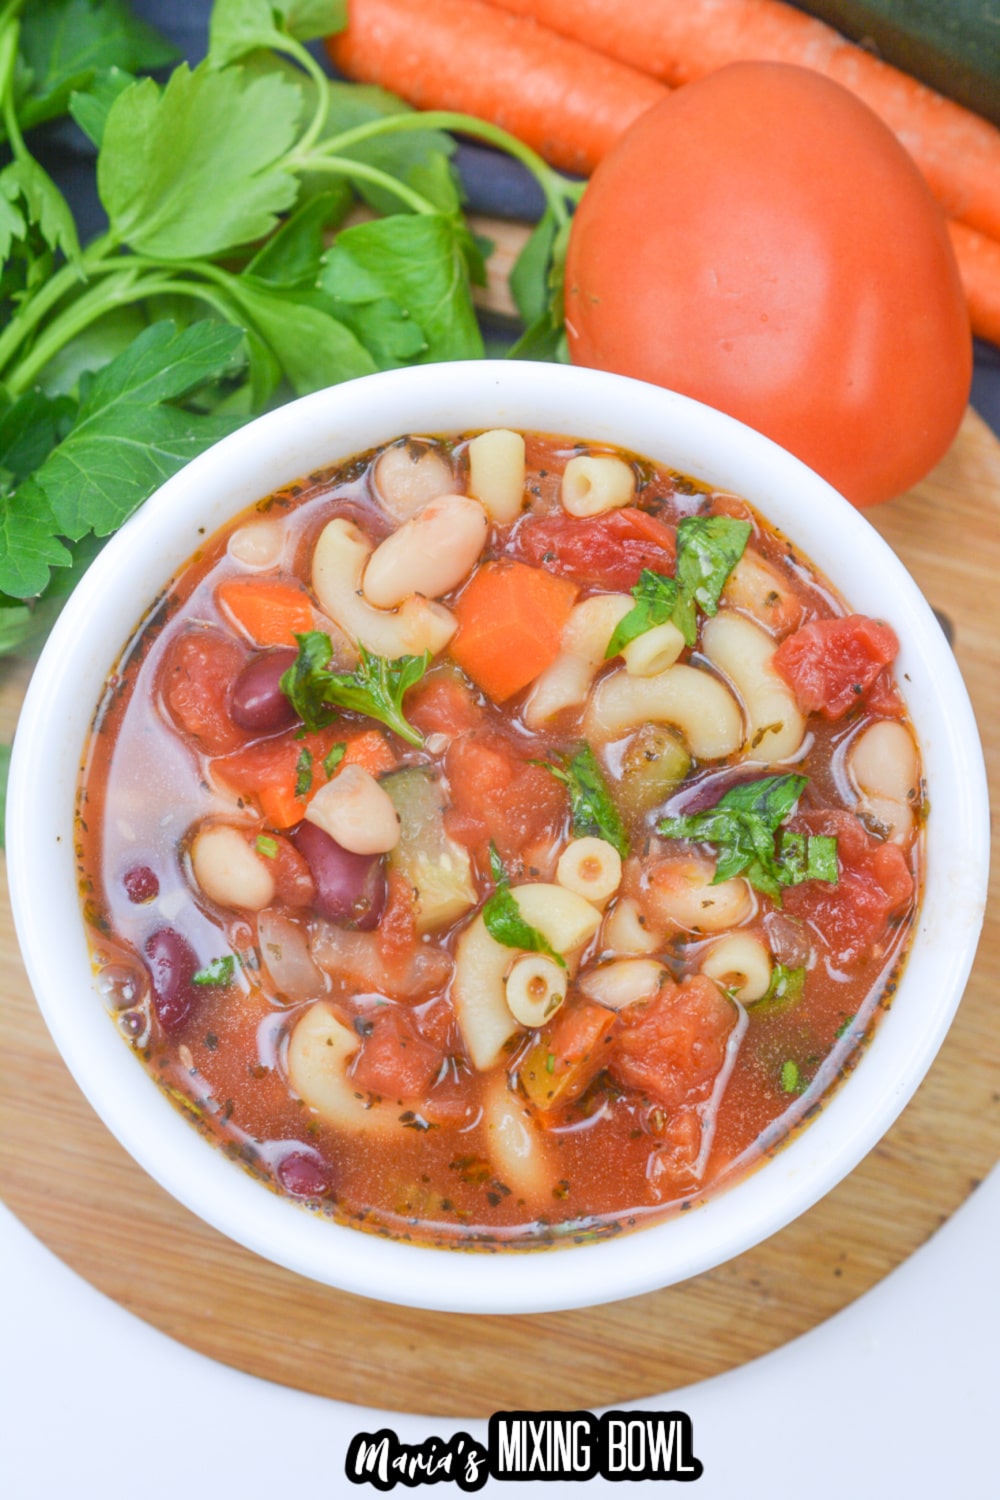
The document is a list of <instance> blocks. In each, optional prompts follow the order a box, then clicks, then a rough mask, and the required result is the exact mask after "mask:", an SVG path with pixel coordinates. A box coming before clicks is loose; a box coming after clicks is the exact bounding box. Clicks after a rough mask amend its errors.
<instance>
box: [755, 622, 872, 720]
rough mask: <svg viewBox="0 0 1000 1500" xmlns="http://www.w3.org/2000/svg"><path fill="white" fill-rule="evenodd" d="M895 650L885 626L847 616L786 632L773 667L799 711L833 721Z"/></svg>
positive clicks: (863, 690) (861, 697)
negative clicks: (788, 689) (792, 694)
mask: <svg viewBox="0 0 1000 1500" xmlns="http://www.w3.org/2000/svg"><path fill="white" fill-rule="evenodd" d="M898 651H899V641H898V640H897V639H896V633H895V631H894V630H892V628H891V627H890V626H888V625H885V624H883V623H882V621H881V620H871V619H869V618H868V616H867V615H847V616H845V617H843V618H841V619H834V620H812V621H811V622H810V623H809V624H808V625H803V626H802V628H801V630H796V632H795V634H794V635H790V636H787V637H786V638H785V640H783V641H782V643H781V645H780V646H779V647H778V649H777V651H776V652H775V653H774V666H775V668H776V670H777V671H778V672H780V673H781V676H782V677H783V678H784V679H785V681H786V682H787V683H788V685H789V687H790V688H791V689H792V691H793V692H794V694H795V697H796V700H797V702H798V705H799V707H800V708H801V710H802V712H803V713H805V714H811V713H821V714H823V716H824V717H825V718H827V719H839V718H841V717H842V716H843V715H844V714H845V713H846V712H847V711H848V709H849V708H853V707H854V706H855V705H856V704H858V703H860V702H861V701H862V700H864V699H865V698H866V695H867V694H868V692H869V690H870V689H871V688H872V687H873V685H874V684H875V681H876V679H877V678H878V677H879V675H880V673H881V672H882V669H883V667H886V666H888V665H889V663H890V662H892V661H894V660H895V658H896V655H897V653H898Z"/></svg>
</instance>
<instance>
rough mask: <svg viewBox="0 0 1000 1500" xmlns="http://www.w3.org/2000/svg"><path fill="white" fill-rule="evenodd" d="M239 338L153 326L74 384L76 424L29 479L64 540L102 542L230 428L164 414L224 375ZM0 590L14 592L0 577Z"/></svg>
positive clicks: (188, 415)
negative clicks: (92, 537)
mask: <svg viewBox="0 0 1000 1500" xmlns="http://www.w3.org/2000/svg"><path fill="white" fill-rule="evenodd" d="M241 338H242V334H241V332H240V330H239V329H238V328H234V327H232V326H231V325H229V324H223V323H209V322H201V323H193V324H191V326H190V327H189V328H184V329H181V330H178V329H177V328H176V327H175V326H174V324H173V323H154V324H153V325H152V326H151V327H150V328H147V329H146V330H145V331H144V332H143V333H141V334H140V335H139V337H138V338H137V339H135V340H134V342H133V343H132V344H131V345H130V346H129V347H128V348H127V349H126V350H125V352H124V353H123V354H120V355H118V357H117V358H116V359H113V360H112V361H111V363H110V364H108V365H105V366H104V368H103V369H102V370H100V371H99V372H98V374H97V375H95V376H93V377H92V378H89V379H86V380H83V381H81V398H82V399H81V402H80V409H79V412H78V413H77V418H76V421H75V423H74V425H73V427H72V429H71V430H70V432H69V434H68V435H67V436H66V438H65V439H64V440H63V441H62V442H61V443H60V444H59V445H58V447H56V448H54V449H53V451H52V452H51V453H50V454H49V456H48V457H47V458H46V460H45V462H44V463H43V464H42V466H41V468H40V469H39V470H38V471H37V474H36V476H35V478H36V480H37V483H38V484H39V485H40V487H41V488H42V489H43V490H44V492H45V495H46V496H47V499H48V503H49V505H50V507H51V509H52V512H53V513H54V515H55V518H56V520H57V522H58V527H59V530H60V532H61V534H62V535H64V536H67V537H71V538H73V539H74V540H75V539H76V538H77V537H81V536H83V535H84V534H85V533H86V532H87V531H95V532H97V534H98V535H99V536H105V535H107V533H108V532H109V531H113V530H114V529H115V527H117V526H120V525H121V523H122V522H123V521H124V520H125V518H126V516H128V515H129V514H130V513H131V512H132V511H133V510H134V509H135V508H136V506H137V505H139V504H140V503H141V502H142V501H143V500H145V499H146V498H147V497H148V496H149V495H150V494H152V492H153V490H154V489H155V488H156V487H157V485H159V484H162V483H163V481H164V480H165V479H167V478H169V476H170V475H171V474H173V473H176V471H177V470H178V469H179V468H181V467H182V465H183V464H185V463H187V462H188V460H189V459H191V458H194V457H195V455H196V454H198V453H200V452H201V451H202V450H203V449H204V448H207V447H208V446H209V445H210V444H211V443H214V442H216V441H217V440H218V439H219V438H220V437H224V436H225V435H226V434H227V433H229V432H231V431H232V430H233V429H234V427H236V426H238V425H239V424H238V422H234V421H232V420H230V419H228V418H223V417H202V416H196V415H195V414H194V413H192V412H183V411H180V410H179V409H177V408H176V407H174V406H170V405H166V404H165V403H167V402H172V401H175V400H177V399H178V398H180V397H181V396H184V395H187V394H188V392H190V391H192V390H193V389H194V388H195V387H196V386H199V385H201V384H203V383H204V382H205V381H207V380H208V379H210V378H211V377H212V376H213V375H216V374H218V373H219V372H220V371H221V370H222V369H224V368H225V367H226V366H228V365H229V364H230V363H231V361H232V358H233V355H234V354H235V351H236V349H237V346H238V345H239V343H240V341H241ZM0 587H2V588H7V589H8V592H14V590H12V589H10V588H9V586H8V584H7V583H5V582H4V580H3V577H2V576H0Z"/></svg>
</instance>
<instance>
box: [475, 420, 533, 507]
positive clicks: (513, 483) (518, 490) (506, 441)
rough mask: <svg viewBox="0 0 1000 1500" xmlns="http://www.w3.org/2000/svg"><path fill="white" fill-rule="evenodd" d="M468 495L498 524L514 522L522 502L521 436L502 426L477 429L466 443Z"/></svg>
mask: <svg viewBox="0 0 1000 1500" xmlns="http://www.w3.org/2000/svg"><path fill="white" fill-rule="evenodd" d="M467 452H468V455H469V494H470V495H475V497H476V499H477V500H479V501H481V502H482V504H483V505H485V507H486V512H487V514H488V515H489V517H490V519H491V520H493V521H499V522H500V523H501V525H503V524H506V523H507V522H509V521H516V520H517V517H518V516H519V515H520V514H521V507H522V505H523V504H524V438H523V437H522V436H521V434H520V433H519V432H511V431H510V430H509V428H506V427H494V428H492V429H491V430H490V431H489V432H481V433H480V434H479V436H478V437H474V438H473V439H472V441H471V442H470V444H469V446H468V450H467Z"/></svg>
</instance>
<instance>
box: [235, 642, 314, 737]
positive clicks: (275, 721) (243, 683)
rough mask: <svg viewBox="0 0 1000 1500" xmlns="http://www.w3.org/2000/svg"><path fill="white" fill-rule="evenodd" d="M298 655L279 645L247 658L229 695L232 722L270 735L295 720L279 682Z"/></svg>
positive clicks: (294, 713)
mask: <svg viewBox="0 0 1000 1500" xmlns="http://www.w3.org/2000/svg"><path fill="white" fill-rule="evenodd" d="M297 655H298V652H296V651H293V650H292V649H291V647H290V646H278V647H276V648H275V649H274V650H272V651H261V652H259V653H258V654H257V655H256V656H252V657H251V658H250V660H249V661H248V662H247V664H246V666H245V667H244V668H243V670H242V671H241V672H240V673H239V674H238V676H237V677H236V680H235V682H234V683H233V687H232V692H231V694H230V698H229V715H230V718H231V719H232V721H233V723H234V724H236V725H238V726H239V728H240V729H249V730H253V731H256V733H258V734H272V733H274V732H275V731H277V730H279V729H287V728H288V727H289V725H291V724H294V723H295V720H296V718H297V717H298V716H297V714H296V712H295V710H294V708H293V707H292V705H291V704H290V703H289V701H288V699H287V698H286V697H285V695H284V693H283V692H282V691H281V687H280V685H279V684H280V682H281V678H282V676H283V675H284V673H285V672H287V671H288V668H289V667H290V666H291V665H292V663H293V662H294V660H295V658H296V656H297Z"/></svg>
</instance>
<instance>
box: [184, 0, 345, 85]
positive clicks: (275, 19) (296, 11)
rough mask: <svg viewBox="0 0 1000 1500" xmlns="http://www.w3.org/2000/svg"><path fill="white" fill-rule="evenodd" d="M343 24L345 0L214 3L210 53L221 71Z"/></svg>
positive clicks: (233, 0) (228, 0) (226, 0)
mask: <svg viewBox="0 0 1000 1500" xmlns="http://www.w3.org/2000/svg"><path fill="white" fill-rule="evenodd" d="M276 23H277V24H276ZM346 24H347V3H346V0H215V4H214V5H213V6H212V18H211V23H210V28H209V52H210V56H211V59H212V63H213V65H214V66H215V67H217V68H222V67H225V66H226V64H227V63H231V62H236V61H238V60H239V58H241V57H244V56H246V54H247V53H248V52H255V51H257V50H258V49H259V48H262V47H274V46H278V47H280V45H281V43H282V41H283V40H284V38H285V37H294V38H295V39H296V40H297V41H300V42H311V41H313V40H314V39H315V38H316V37H320V36H329V35H331V34H332V33H333V32H335V31H342V30H343V29H344V26H345V25H346ZM279 27H280V29H279Z"/></svg>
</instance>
